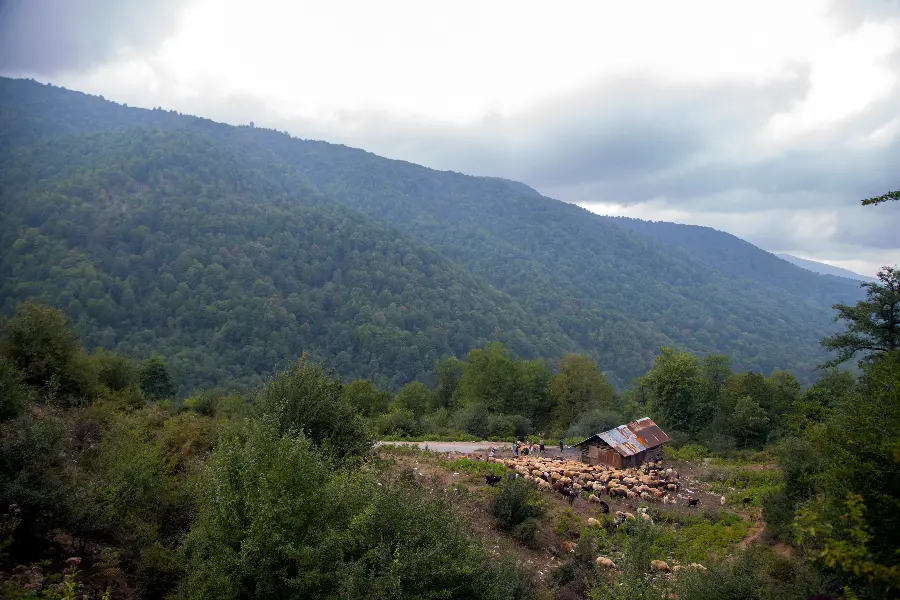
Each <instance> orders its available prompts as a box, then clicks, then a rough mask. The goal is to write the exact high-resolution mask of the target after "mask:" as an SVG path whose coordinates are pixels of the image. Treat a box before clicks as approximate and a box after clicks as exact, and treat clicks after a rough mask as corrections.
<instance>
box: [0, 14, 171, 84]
mask: <svg viewBox="0 0 900 600" xmlns="http://www.w3.org/2000/svg"><path fill="white" fill-rule="evenodd" d="M184 4H185V3H184V2H179V1H178V0H78V1H77V2H75V1H71V0H0V71H2V72H4V73H9V74H18V75H45V76H52V75H55V74H58V73H60V72H63V71H68V70H78V69H85V68H89V67H92V66H94V65H98V64H101V63H104V62H106V61H107V60H109V59H111V58H113V57H115V56H118V55H121V54H124V53H132V52H133V53H137V52H140V51H142V50H146V49H152V48H154V47H156V46H157V45H158V44H159V43H160V42H162V41H163V40H164V39H165V37H166V36H167V35H168V34H169V33H170V32H171V31H172V30H173V28H174V26H175V23H176V20H177V18H178V15H179V11H180V9H181V7H182V6H183V5H184Z"/></svg>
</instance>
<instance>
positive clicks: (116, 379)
mask: <svg viewBox="0 0 900 600" xmlns="http://www.w3.org/2000/svg"><path fill="white" fill-rule="evenodd" d="M92 359H93V360H94V362H95V363H96V369H97V379H98V380H99V382H100V383H101V384H103V385H105V386H106V387H107V388H109V389H110V390H112V391H120V390H124V389H125V388H128V387H131V386H134V385H137V383H138V373H137V369H136V368H135V366H134V363H133V362H131V359H129V358H128V357H125V356H120V355H118V354H114V353H112V352H108V351H106V350H104V349H103V348H100V349H99V350H97V351H96V352H95V353H94V355H93V356H92Z"/></svg>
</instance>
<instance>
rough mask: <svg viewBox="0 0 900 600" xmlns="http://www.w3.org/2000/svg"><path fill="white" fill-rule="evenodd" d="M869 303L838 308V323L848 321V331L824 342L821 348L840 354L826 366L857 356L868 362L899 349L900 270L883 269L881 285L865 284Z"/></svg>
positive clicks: (879, 279) (835, 306)
mask: <svg viewBox="0 0 900 600" xmlns="http://www.w3.org/2000/svg"><path fill="white" fill-rule="evenodd" d="M860 287H864V288H867V291H866V299H865V300H860V301H859V302H857V303H856V305H855V306H848V305H846V304H835V305H834V309H835V310H837V311H838V314H837V316H836V317H835V321H838V320H842V319H843V320H845V321H847V330H846V331H844V332H841V333H837V334H835V335H832V336H829V337H826V338H825V339H823V340H822V345H823V346H825V347H826V348H828V349H829V350H835V351H837V353H838V355H837V358H835V359H834V360H831V361H829V362H827V363H825V365H826V366H836V365H839V364H841V363H843V362H845V361H847V360H849V359H851V358H852V357H853V356H854V355H855V354H857V353H858V352H864V353H865V356H864V357H863V359H862V360H861V361H860V362H868V361H869V360H870V359H871V358H872V357H873V356H876V355H878V354H882V353H884V352H889V351H891V350H896V349H898V348H900V270H898V269H897V268H895V267H882V269H881V270H880V271H878V281H874V282H871V283H863V284H861V286H860Z"/></svg>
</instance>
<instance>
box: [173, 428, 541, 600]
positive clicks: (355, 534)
mask: <svg viewBox="0 0 900 600" xmlns="http://www.w3.org/2000/svg"><path fill="white" fill-rule="evenodd" d="M279 429H280V427H279V423H278V422H277V421H276V420H275V419H273V418H272V417H270V416H266V417H262V418H261V419H259V420H255V421H251V422H249V423H248V424H247V427H246V429H245V430H234V431H231V432H230V433H228V434H227V435H226V436H225V437H223V438H222V440H221V441H220V442H219V444H218V445H217V446H216V449H215V450H214V451H213V453H212V454H211V455H210V457H209V459H208V460H207V462H206V466H205V467H204V470H203V473H202V475H201V478H200V481H199V487H198V489H197V495H198V497H199V498H200V507H199V511H198V513H197V517H196V519H195V520H194V522H193V524H192V525H191V530H190V532H189V534H188V536H187V539H186V542H185V546H184V548H185V551H184V560H185V567H186V569H185V570H186V573H187V575H186V579H185V596H186V597H187V598H222V599H230V598H249V597H257V598H259V597H265V598H304V597H329V598H362V597H369V598H373V597H374V598H410V599H412V598H448V599H452V598H497V599H498V600H499V599H507V598H508V599H512V598H526V597H528V589H529V588H528V586H527V585H526V583H525V580H524V578H523V576H522V574H521V573H520V572H518V571H517V570H516V569H515V568H514V567H512V566H510V565H509V564H506V563H503V562H499V563H494V562H492V561H490V560H488V559H487V556H486V555H485V553H484V550H483V549H482V548H481V547H480V545H479V544H477V543H475V542H473V541H472V540H471V539H469V538H468V536H467V535H466V533H465V527H464V526H463V524H462V523H461V522H460V521H459V519H458V517H457V516H456V514H455V513H454V511H453V509H452V508H451V507H450V506H448V505H447V504H446V503H445V502H444V501H442V500H439V499H437V498H435V497H434V496H430V497H427V496H426V493H425V492H424V491H422V490H420V489H419V488H418V487H417V486H416V484H415V483H413V482H408V481H404V480H402V479H400V480H393V481H382V482H381V483H382V485H378V483H379V482H378V481H376V479H375V475H374V473H372V472H370V471H369V470H368V469H365V468H364V469H356V470H353V471H352V472H351V471H348V470H344V469H343V468H342V467H340V465H339V464H335V463H334V462H333V459H332V458H331V457H330V455H327V454H323V453H321V452H320V451H317V450H315V446H313V445H312V444H311V443H310V442H309V441H308V440H306V439H305V438H303V437H302V436H295V435H291V434H288V435H281V434H280V431H279Z"/></svg>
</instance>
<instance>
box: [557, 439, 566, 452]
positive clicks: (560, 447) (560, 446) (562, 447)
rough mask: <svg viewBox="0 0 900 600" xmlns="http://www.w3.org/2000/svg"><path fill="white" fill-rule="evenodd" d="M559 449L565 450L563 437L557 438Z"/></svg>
mask: <svg viewBox="0 0 900 600" xmlns="http://www.w3.org/2000/svg"><path fill="white" fill-rule="evenodd" d="M559 451H560V452H565V451H566V440H565V438H559Z"/></svg>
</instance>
